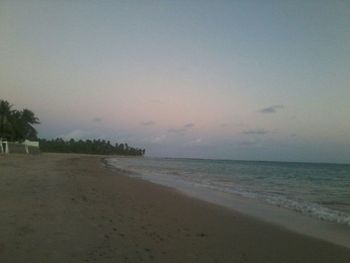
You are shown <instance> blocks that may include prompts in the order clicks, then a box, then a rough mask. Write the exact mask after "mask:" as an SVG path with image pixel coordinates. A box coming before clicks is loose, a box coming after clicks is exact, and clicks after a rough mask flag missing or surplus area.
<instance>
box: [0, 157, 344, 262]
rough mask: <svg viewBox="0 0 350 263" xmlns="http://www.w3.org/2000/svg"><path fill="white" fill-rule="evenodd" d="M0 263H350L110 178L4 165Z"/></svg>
mask: <svg viewBox="0 0 350 263" xmlns="http://www.w3.org/2000/svg"><path fill="white" fill-rule="evenodd" d="M0 233H1V234H0V262H2V263H5V262H11V263H15V262H269V263H271V262H279V263H280V262H350V249H347V248H345V247H341V246H338V245H334V244H332V243H329V242H326V241H321V240H318V239H315V238H311V237H307V236H304V235H300V234H296V233H293V232H290V231H288V230H285V229H283V228H281V227H278V226H275V225H273V224H269V223H266V222H262V221H259V220H256V219H254V218H251V217H248V216H245V215H242V214H240V213H238V212H235V211H232V210H229V209H226V208H223V207H220V206H216V205H213V204H209V203H207V202H204V201H201V200H197V199H193V198H190V197H187V196H185V195H182V194H180V193H178V192H176V191H174V190H172V189H169V188H166V187H163V186H159V185H155V184H152V183H149V182H146V181H142V180H140V179H136V178H130V177H128V176H126V174H125V172H123V171H118V170H113V169H109V168H107V167H106V166H105V165H104V163H103V162H102V157H99V156H86V155H68V154H42V155H38V156H27V155H8V156H0Z"/></svg>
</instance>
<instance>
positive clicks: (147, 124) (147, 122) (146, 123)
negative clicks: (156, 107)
mask: <svg viewBox="0 0 350 263" xmlns="http://www.w3.org/2000/svg"><path fill="white" fill-rule="evenodd" d="M155 124H156V123H155V122H154V121H144V122H141V125H143V126H153V125H155Z"/></svg>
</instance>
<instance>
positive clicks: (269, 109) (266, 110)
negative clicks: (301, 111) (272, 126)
mask: <svg viewBox="0 0 350 263" xmlns="http://www.w3.org/2000/svg"><path fill="white" fill-rule="evenodd" d="M283 108H284V106H283V105H272V106H270V107H266V108H263V109H261V110H259V112H261V113H276V112H277V111H278V110H280V109H283Z"/></svg>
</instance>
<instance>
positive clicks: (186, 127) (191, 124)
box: [184, 122, 194, 129]
mask: <svg viewBox="0 0 350 263" xmlns="http://www.w3.org/2000/svg"><path fill="white" fill-rule="evenodd" d="M193 127H194V123H192V122H190V123H187V124H185V125H184V128H185V129H191V128H193Z"/></svg>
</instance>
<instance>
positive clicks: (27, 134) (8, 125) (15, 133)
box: [0, 100, 40, 141]
mask: <svg viewBox="0 0 350 263" xmlns="http://www.w3.org/2000/svg"><path fill="white" fill-rule="evenodd" d="M39 123H40V122H39V119H38V118H37V117H36V116H35V114H34V113H33V112H32V111H31V110H28V109H24V110H22V111H18V110H12V105H11V104H10V103H9V102H7V101H5V100H0V137H3V138H7V139H10V140H17V141H23V140H25V139H30V140H34V139H37V131H36V130H35V128H34V127H33V125H34V124H39Z"/></svg>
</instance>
